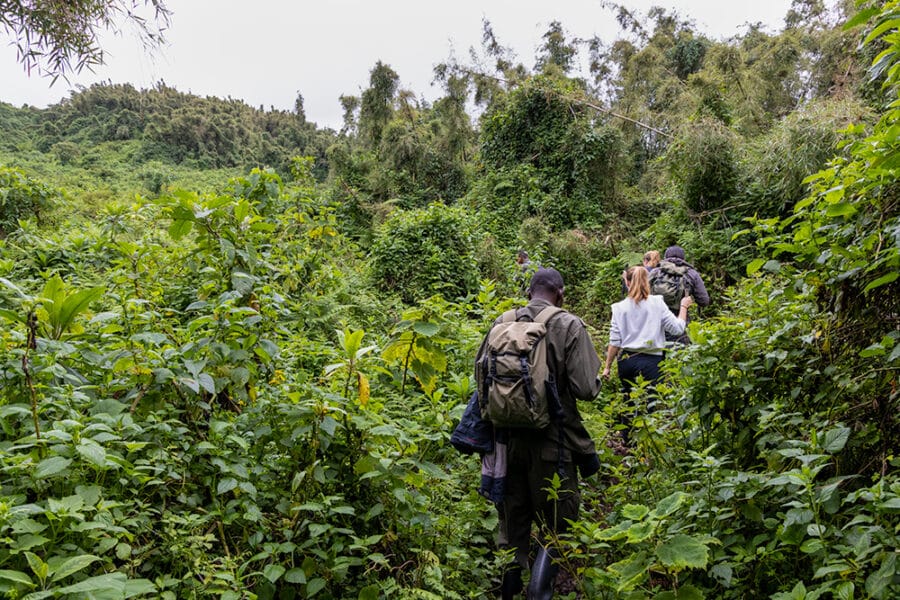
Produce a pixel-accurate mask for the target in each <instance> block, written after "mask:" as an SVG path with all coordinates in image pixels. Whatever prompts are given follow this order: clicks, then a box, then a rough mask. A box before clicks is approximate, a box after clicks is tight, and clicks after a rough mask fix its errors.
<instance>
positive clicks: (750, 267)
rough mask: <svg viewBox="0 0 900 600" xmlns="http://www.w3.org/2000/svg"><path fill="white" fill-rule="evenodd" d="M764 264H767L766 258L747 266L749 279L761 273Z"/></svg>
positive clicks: (756, 260)
mask: <svg viewBox="0 0 900 600" xmlns="http://www.w3.org/2000/svg"><path fill="white" fill-rule="evenodd" d="M764 264H766V259H765V258H757V259H754V260H751V261H750V262H749V263H748V264H747V276H748V277H749V276H752V275H753V274H754V273H756V272H757V271H759V270H760V269H761V268H762V266H763V265H764Z"/></svg>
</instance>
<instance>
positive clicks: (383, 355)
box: [0, 0, 900, 600]
mask: <svg viewBox="0 0 900 600" xmlns="http://www.w3.org/2000/svg"><path fill="white" fill-rule="evenodd" d="M14 4H15V3H14ZM846 10H847V12H846V13H844V12H837V13H835V12H828V11H824V9H822V7H821V6H820V4H819V3H818V2H805V1H804V2H799V1H798V2H795V3H794V4H793V7H792V10H791V12H790V14H789V15H788V19H787V23H788V26H787V27H786V28H785V30H784V31H782V32H779V33H777V34H767V33H764V32H761V31H760V30H759V29H758V28H755V27H750V28H749V29H748V31H747V32H746V33H745V34H744V35H743V36H740V37H738V38H735V39H733V40H729V41H726V42H715V41H712V40H708V39H705V38H703V37H702V36H700V35H699V34H698V33H696V32H695V31H693V29H692V27H691V25H690V23H687V22H684V21H682V20H681V18H680V17H678V16H677V15H672V14H669V13H667V12H666V11H664V10H661V9H654V10H653V11H651V13H650V15H649V19H647V20H645V21H644V20H641V19H638V18H637V17H635V15H632V14H631V13H628V12H627V11H625V10H624V9H623V10H622V11H621V12H620V14H619V17H620V22H621V23H622V25H623V34H622V37H621V39H618V40H615V41H614V42H612V43H611V44H604V43H602V42H601V41H599V40H589V41H583V40H578V41H576V40H568V39H567V37H566V32H565V30H564V28H563V27H562V25H561V24H559V23H554V24H552V26H551V28H550V30H549V31H548V32H547V34H546V35H545V36H544V37H543V46H542V48H541V49H540V50H539V53H538V56H537V60H536V72H532V71H531V70H529V69H528V68H527V67H526V66H524V65H523V64H521V63H519V62H517V61H516V60H515V59H514V57H510V56H509V55H508V54H507V53H506V51H505V50H504V49H503V46H502V45H501V44H500V43H499V42H498V41H497V40H496V39H495V38H494V35H493V32H492V30H491V27H490V24H488V23H486V24H485V32H484V33H485V36H484V40H485V45H484V48H483V53H484V55H483V56H481V57H478V56H475V58H476V59H478V60H476V61H475V62H476V63H477V64H476V65H475V66H472V65H465V64H458V63H448V64H445V65H441V66H439V67H438V69H437V71H436V75H437V78H438V80H439V81H440V82H441V83H442V84H443V85H444V90H445V93H446V95H445V96H444V97H443V98H441V99H439V100H438V101H436V102H435V103H434V104H433V105H428V104H425V103H423V102H419V101H417V100H416V99H415V98H416V95H415V94H414V93H412V92H410V91H409V90H404V89H401V88H400V85H399V81H400V79H399V76H398V75H397V73H395V72H394V71H393V70H392V69H391V68H390V67H389V66H388V65H385V64H383V63H380V62H378V63H376V64H375V66H374V68H373V70H372V73H371V78H370V85H369V87H368V88H367V89H366V90H364V91H363V92H362V94H361V95H360V97H352V96H345V97H344V98H342V102H343V105H344V108H345V110H346V115H345V124H344V127H343V128H342V130H341V131H340V132H332V131H329V130H320V129H318V128H317V127H316V126H315V125H313V124H311V123H308V122H307V121H306V120H305V117H304V116H303V111H302V98H298V103H297V107H296V110H294V111H293V112H290V113H286V112H281V111H265V110H262V109H260V110H257V109H253V108H250V107H248V106H246V105H244V104H243V103H241V102H238V101H234V100H231V99H227V100H222V99H216V98H197V97H194V96H191V95H189V94H182V93H180V92H177V91H176V90H173V89H171V88H167V87H165V86H162V85H160V86H158V87H156V88H154V89H151V90H140V91H139V90H135V89H134V88H132V87H130V86H128V85H101V86H94V87H91V88H89V89H86V90H83V91H81V92H79V93H76V94H74V95H73V96H72V97H71V98H69V99H68V100H66V101H64V102H62V103H60V104H59V105H57V106H53V107H50V108H48V109H46V110H37V109H32V108H22V109H17V108H13V107H11V106H9V105H5V104H0V134H2V137H0V163H2V166H0V322H2V327H0V377H2V379H3V382H4V384H3V386H0V432H2V433H0V541H2V543H0V596H3V597H6V598H28V599H32V600H37V599H40V598H73V599H80V598H165V599H170V600H171V599H177V598H224V599H241V598H247V599H251V598H258V599H275V598H278V599H291V598H342V599H343V598H353V599H361V600H367V599H375V598H450V599H452V598H481V597H487V596H489V595H490V594H491V590H492V589H493V588H494V587H495V586H496V583H497V579H496V578H497V575H498V572H499V571H498V567H499V565H501V564H502V563H503V562H504V561H505V558H504V557H498V556H497V555H496V554H495V551H494V550H495V549H494V543H493V533H494V529H495V527H496V523H497V515H496V512H495V510H494V508H493V507H492V506H491V505H490V504H489V503H488V502H487V501H486V500H485V499H484V498H482V497H480V496H479V495H478V494H477V493H476V492H475V489H476V486H477V484H478V480H479V475H480V473H479V465H478V461H477V460H476V459H475V458H473V457H465V456H461V455H459V454H458V453H457V452H456V451H455V450H453V449H452V447H450V446H449V444H448V443H447V440H448V438H449V436H450V433H451V432H452V430H453V427H454V426H455V424H456V422H457V420H458V419H459V417H460V415H461V413H462V410H463V407H464V405H465V403H466V401H467V399H468V398H469V396H470V394H471V393H472V391H473V388H474V382H473V379H472V375H473V373H472V371H473V364H472V360H473V358H474V355H475V351H476V349H477V347H478V345H479V343H480V342H481V339H482V336H483V334H484V332H485V331H486V329H487V328H488V326H489V324H490V323H491V322H492V320H493V319H494V318H496V317H497V316H498V315H499V314H501V313H502V311H504V310H506V309H508V308H509V307H511V306H513V305H515V304H516V303H519V302H522V301H523V300H522V299H521V298H520V297H519V296H520V289H519V284H518V282H517V281H516V275H517V269H516V266H515V264H514V256H515V250H517V249H519V248H524V249H526V250H528V252H529V254H530V256H531V259H532V260H533V261H534V262H535V263H539V264H544V265H554V266H556V267H558V268H559V269H560V270H561V271H562V272H563V275H564V277H565V278H566V281H567V286H566V301H567V303H568V306H569V307H570V308H571V309H572V310H573V311H574V312H576V313H577V314H579V315H580V316H582V317H583V318H584V319H585V321H586V322H587V323H588V325H589V331H590V332H591V334H592V336H593V337H594V341H595V343H596V345H597V347H598V348H602V347H604V346H605V343H606V339H605V325H604V323H605V322H607V320H608V318H609V313H608V306H609V303H610V302H612V301H615V300H617V299H619V298H620V297H621V289H620V274H621V271H622V269H623V268H624V267H625V266H627V265H629V264H635V263H637V262H638V261H639V258H640V255H641V254H643V252H644V251H645V250H648V249H658V250H663V249H664V248H665V247H666V246H668V245H671V244H672V243H678V244H679V245H681V246H683V247H684V248H685V249H686V251H687V254H688V259H689V261H690V262H692V263H693V264H695V265H696V266H697V267H698V269H699V270H700V272H701V273H702V274H703V276H704V279H705V281H706V283H707V287H708V288H709V290H710V293H711V296H712V297H713V306H712V307H711V309H710V310H709V311H707V312H706V313H704V314H702V315H701V316H700V318H699V319H698V320H696V321H695V322H693V323H692V325H691V338H692V339H693V340H694V343H693V344H692V345H691V346H689V347H687V348H684V349H681V350H678V351H674V352H672V353H670V354H669V355H668V356H667V360H666V363H665V364H666V367H665V368H666V370H667V372H668V378H667V380H666V383H665V384H664V385H663V386H661V388H659V389H658V390H657V395H656V396H655V397H653V398H652V399H653V400H655V401H656V410H654V411H653V412H651V413H647V414H639V415H638V417H637V419H636V422H635V424H636V431H635V432H634V433H633V435H632V438H633V439H634V441H635V447H634V448H633V449H632V451H631V452H630V454H627V455H623V454H622V453H620V448H619V443H618V440H619V438H618V433H617V431H616V427H617V425H616V423H617V422H618V416H619V415H620V414H623V413H626V412H633V411H634V404H635V403H637V404H638V405H643V404H644V403H646V402H647V401H648V400H649V399H651V397H650V392H649V391H648V390H646V389H637V390H635V391H634V392H633V394H632V397H631V398H628V399H623V398H621V397H620V395H619V393H618V392H617V389H616V386H614V385H610V386H608V387H605V388H604V390H603V392H602V393H601V395H600V397H599V398H598V401H597V403H596V404H595V405H585V406H583V409H584V415H585V418H586V424H587V426H588V427H589V429H590V430H591V433H592V435H593V436H594V438H595V439H596V440H598V442H599V443H598V446H599V451H600V458H601V463H602V468H601V471H600V473H599V474H598V475H597V476H595V477H593V478H591V479H589V480H588V481H587V482H586V483H585V487H584V489H583V490H582V491H583V501H584V509H583V511H582V514H581V518H580V519H579V521H578V522H577V523H575V524H574V527H573V530H572V533H571V534H570V535H567V536H565V537H563V538H560V539H558V540H556V543H557V544H558V547H559V550H560V557H561V558H560V564H561V567H562V570H563V571H564V572H565V573H566V580H567V582H568V583H569V584H570V585H569V588H570V589H567V590H565V591H563V592H562V593H560V594H559V597H568V598H608V599H613V598H623V599H637V598H653V599H655V600H673V599H674V600H684V599H702V598H710V599H712V598H717V599H719V598H721V599H731V598H734V599H738V598H768V599H772V600H792V599H798V600H801V599H808V600H813V599H817V598H821V599H831V598H842V599H854V598H875V599H878V600H882V599H883V600H887V599H889V598H894V597H897V596H898V594H900V565H898V558H897V552H896V549H897V547H898V546H900V540H898V534H900V520H898V515H900V477H898V472H897V467H898V458H897V456H896V449H897V448H898V447H900V420H898V416H897V415H898V411H897V403H898V400H900V397H898V389H900V383H898V373H900V321H898V319H900V317H898V315H900V304H898V303H900V277H898V273H900V194H898V190H900V186H898V181H900V174H898V169H900V162H898V159H897V157H898V156H900V131H898V128H897V122H898V119H900V108H898V97H900V96H898V94H900V37H898V36H900V33H898V27H900V3H898V1H897V0H890V1H888V2H883V3H871V4H865V3H864V4H861V5H860V6H858V7H857V8H856V9H850V8H847V9H846ZM836 22H840V23H841V25H838V26H836V27H835V26H834V25H833V23H836ZM584 51H587V52H588V55H589V58H591V65H592V67H591V73H590V74H591V77H592V79H590V80H589V79H579V78H574V77H571V76H570V75H569V73H570V72H571V70H572V68H573V65H574V64H575V61H574V58H575V57H576V56H578V55H579V53H581V52H584ZM476 54H477V53H476ZM484 65H490V67H484ZM469 102H475V103H476V104H478V105H479V106H480V107H481V108H482V109H483V110H482V112H481V113H480V114H481V117H480V119H479V121H478V123H477V124H476V125H473V123H472V121H471V120H470V118H469V117H468V115H467V114H466V112H465V107H466V106H467V105H468V103H469Z"/></svg>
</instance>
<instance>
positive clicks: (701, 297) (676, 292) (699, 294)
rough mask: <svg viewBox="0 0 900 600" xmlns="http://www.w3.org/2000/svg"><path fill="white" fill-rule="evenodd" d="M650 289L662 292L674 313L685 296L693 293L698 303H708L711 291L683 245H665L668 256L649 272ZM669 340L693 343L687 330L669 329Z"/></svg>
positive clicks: (667, 338) (667, 339)
mask: <svg viewBox="0 0 900 600" xmlns="http://www.w3.org/2000/svg"><path fill="white" fill-rule="evenodd" d="M650 293H651V294H657V295H660V296H662V297H663V300H664V301H665V303H666V306H668V307H669V310H670V311H672V314H673V315H677V314H678V310H679V308H678V306H679V303H680V302H681V299H682V298H684V297H685V296H690V297H691V298H692V299H693V301H694V303H696V304H697V306H700V307H703V306H709V293H708V292H707V291H706V286H705V285H704V284H703V278H701V277H700V273H698V272H697V269H695V268H694V266H693V265H692V264H690V263H689V262H687V261H685V260H684V248H682V247H681V246H669V247H668V248H666V253H665V258H664V259H663V260H662V261H661V262H660V263H659V266H658V267H657V268H655V269H653V270H652V271H651V272H650ZM688 322H690V318H688ZM666 341H668V342H676V343H679V344H690V343H691V340H690V338H688V335H687V332H686V331H685V332H683V333H681V334H679V335H672V334H670V333H666Z"/></svg>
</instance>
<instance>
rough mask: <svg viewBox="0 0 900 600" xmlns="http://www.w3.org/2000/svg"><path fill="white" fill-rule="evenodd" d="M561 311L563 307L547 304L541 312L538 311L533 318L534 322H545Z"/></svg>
mask: <svg viewBox="0 0 900 600" xmlns="http://www.w3.org/2000/svg"><path fill="white" fill-rule="evenodd" d="M561 312H563V309H561V308H560V307H558V306H548V307H547V308H545V309H544V310H542V311H541V312H539V313H538V315H537V316H536V317H535V318H534V322H535V323H547V322H548V321H550V319H552V318H553V317H555V316H556V315H558V314H559V313H561Z"/></svg>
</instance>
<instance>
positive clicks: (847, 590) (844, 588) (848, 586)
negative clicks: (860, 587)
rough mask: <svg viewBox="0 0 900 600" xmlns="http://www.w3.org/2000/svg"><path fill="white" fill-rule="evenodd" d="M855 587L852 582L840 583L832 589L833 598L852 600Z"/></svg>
mask: <svg viewBox="0 0 900 600" xmlns="http://www.w3.org/2000/svg"><path fill="white" fill-rule="evenodd" d="M855 591H856V586H855V585H854V584H853V582H852V581H842V582H840V583H838V584H837V585H836V586H835V588H834V597H835V598H837V600H853V598H854V592H855Z"/></svg>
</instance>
